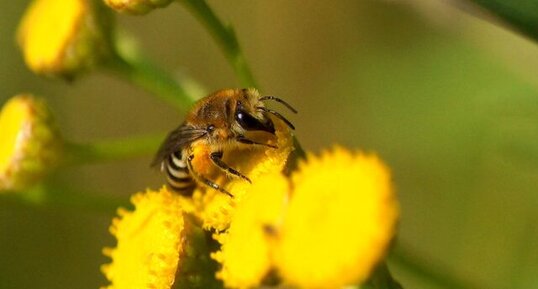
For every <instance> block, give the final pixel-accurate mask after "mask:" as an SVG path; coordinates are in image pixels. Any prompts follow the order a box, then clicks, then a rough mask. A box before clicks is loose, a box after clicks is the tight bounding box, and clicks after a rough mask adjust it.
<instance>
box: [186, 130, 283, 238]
mask: <svg viewBox="0 0 538 289" xmlns="http://www.w3.org/2000/svg"><path fill="white" fill-rule="evenodd" d="M273 121H274V124H275V131H276V140H274V139H273V140H272V139H268V140H267V143H269V144H272V145H276V146H277V147H278V148H276V149H275V148H269V147H262V146H259V147H255V148H244V149H238V150H237V151H231V152H229V153H228V154H227V155H225V158H224V161H225V162H227V163H229V164H233V167H234V169H237V170H238V171H240V172H241V173H243V174H245V175H247V176H248V177H249V178H250V179H251V180H252V184H250V183H248V182H246V181H245V180H243V179H238V178H235V177H231V176H223V174H222V172H220V171H218V174H217V175H218V176H220V177H219V178H218V179H217V183H219V184H224V188H225V189H226V190H227V191H228V192H231V193H232V194H233V195H234V197H233V198H230V197H229V196H228V195H226V194H223V193H221V192H219V191H216V190H213V189H208V188H206V187H199V188H198V189H197V190H196V191H195V192H194V194H193V203H194V206H195V207H196V210H197V214H198V216H199V217H200V218H201V219H202V221H203V227H204V228H212V229H215V230H217V231H223V230H225V229H226V228H228V226H229V225H230V220H231V218H232V215H233V211H234V208H235V207H236V205H237V204H238V203H240V202H241V199H242V197H243V196H244V195H246V194H247V193H248V192H249V191H250V190H251V187H252V185H253V184H256V183H257V182H258V179H259V178H260V177H262V176H265V175H268V174H274V173H280V172H282V171H283V170H284V168H285V166H286V163H287V160H288V157H289V156H290V153H291V152H292V151H293V150H294V146H293V136H292V134H291V132H290V130H289V128H288V127H287V126H286V124H284V123H283V122H282V121H280V120H278V119H274V120H273ZM260 137H263V136H260ZM196 155H200V154H196ZM200 159H202V160H203V159H205V158H203V157H201V158H199V159H198V160H200ZM198 160H197V159H196V158H195V159H194V160H193V166H194V168H195V169H196V171H198V172H204V171H203V170H202V169H199V168H200V167H204V164H198V163H197V161H198ZM205 167H207V165H206V166H205ZM204 174H205V175H208V173H206V172H204Z"/></svg>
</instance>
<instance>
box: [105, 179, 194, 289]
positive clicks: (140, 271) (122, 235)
mask: <svg viewBox="0 0 538 289" xmlns="http://www.w3.org/2000/svg"><path fill="white" fill-rule="evenodd" d="M131 202H132V203H133V205H134V206H135V209H134V211H132V212H129V211H127V210H124V209H120V210H118V214H119V217H117V218H115V219H114V220H113V221H112V226H111V227H110V232H111V233H112V234H113V235H114V236H115V237H116V238H117V246H116V248H114V249H111V248H106V249H104V250H103V252H104V254H105V255H107V256H109V257H111V258H112V263H110V264H106V265H103V266H102V271H103V273H104V274H105V276H106V278H107V279H108V280H109V281H110V283H111V284H110V285H108V286H107V287H106V288H109V289H133V288H137V289H144V288H147V289H150V288H151V289H153V288H159V289H166V288H171V286H172V285H173V284H174V281H175V274H176V271H177V268H178V264H179V261H180V256H181V254H182V251H183V242H184V239H185V238H184V218H183V211H182V206H181V202H182V201H181V198H180V197H179V196H177V195H175V194H172V193H171V192H169V191H168V190H167V189H166V188H163V189H161V190H160V191H158V192H156V191H147V192H146V193H138V194H136V195H134V196H133V197H132V198H131Z"/></svg>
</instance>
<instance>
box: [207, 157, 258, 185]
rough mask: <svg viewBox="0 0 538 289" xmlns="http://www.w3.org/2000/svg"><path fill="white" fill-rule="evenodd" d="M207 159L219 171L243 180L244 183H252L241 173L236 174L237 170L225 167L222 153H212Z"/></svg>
mask: <svg viewBox="0 0 538 289" xmlns="http://www.w3.org/2000/svg"><path fill="white" fill-rule="evenodd" d="M209 158H211V160H212V161H213V163H214V164H215V165H216V166H217V167H219V168H220V169H221V170H224V171H226V172H228V173H230V174H232V175H234V176H237V177H240V178H242V179H244V180H245V181H247V182H249V183H252V181H251V180H250V179H249V178H248V177H247V176H245V175H243V174H242V173H240V172H238V171H237V170H235V169H233V168H231V167H230V166H229V165H227V164H226V163H225V162H223V161H222V152H221V151H220V152H213V153H211V154H210V155H209Z"/></svg>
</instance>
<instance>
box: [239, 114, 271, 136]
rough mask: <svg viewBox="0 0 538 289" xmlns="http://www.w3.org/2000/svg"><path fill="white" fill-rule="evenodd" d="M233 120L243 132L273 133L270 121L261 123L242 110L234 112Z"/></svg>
mask: <svg viewBox="0 0 538 289" xmlns="http://www.w3.org/2000/svg"><path fill="white" fill-rule="evenodd" d="M235 120H236V121H237V123H238V124H239V125H240V126H241V127H242V128H243V129H245V130H260V131H266V132H269V133H274V132H275V129H274V127H273V123H272V122H271V121H270V120H267V121H265V122H262V121H260V120H258V119H256V118H255V117H253V116H252V115H250V114H248V113H246V112H244V111H242V110H238V111H237V112H236V114H235Z"/></svg>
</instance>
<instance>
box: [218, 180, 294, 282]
mask: <svg viewBox="0 0 538 289" xmlns="http://www.w3.org/2000/svg"><path fill="white" fill-rule="evenodd" d="M287 193H288V182H287V180H286V178H285V177H284V176H283V175H282V174H280V173H275V174H272V175H265V176H263V177H261V178H259V179H258V180H257V181H256V182H255V183H254V184H253V185H252V187H251V188H250V192H249V193H248V194H247V195H246V196H245V197H244V199H243V200H242V201H241V203H239V204H238V205H237V208H236V210H235V212H234V216H233V218H232V222H231V224H230V228H229V229H228V230H227V231H226V232H224V233H221V234H217V235H216V239H217V240H218V241H219V242H220V243H221V244H222V247H221V250H220V251H218V252H216V253H214V254H213V255H212V256H213V258H214V259H216V260H217V261H218V262H219V263H221V264H222V268H221V270H220V271H219V272H218V273H217V277H218V278H219V279H222V280H223V281H224V285H225V286H226V287H230V288H252V287H255V286H258V285H259V284H260V282H261V281H262V280H263V279H264V277H265V276H266V275H267V274H268V272H269V270H270V269H271V268H272V265H273V260H272V251H273V250H272V247H273V244H272V243H273V242H274V240H273V238H272V236H271V231H272V230H273V228H277V227H278V226H279V225H280V223H281V222H282V218H283V216H284V209H285V205H286V203H287V200H288V194H287Z"/></svg>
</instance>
